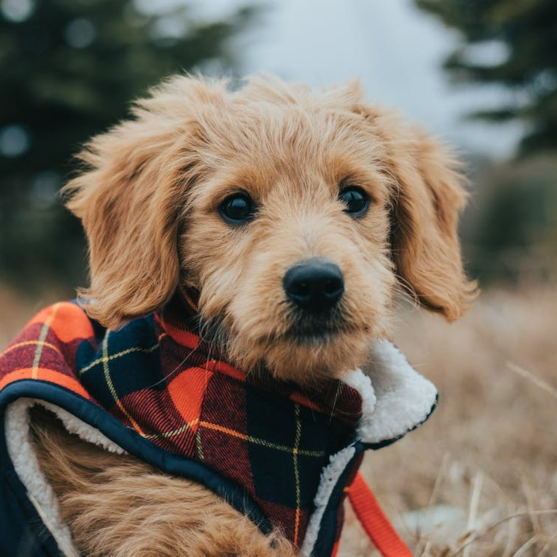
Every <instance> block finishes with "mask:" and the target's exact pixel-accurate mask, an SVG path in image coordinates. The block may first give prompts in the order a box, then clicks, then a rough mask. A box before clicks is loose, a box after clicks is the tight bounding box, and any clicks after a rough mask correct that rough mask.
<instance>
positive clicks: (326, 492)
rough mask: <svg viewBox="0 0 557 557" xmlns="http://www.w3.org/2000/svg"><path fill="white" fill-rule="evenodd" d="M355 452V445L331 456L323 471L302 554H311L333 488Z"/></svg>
mask: <svg viewBox="0 0 557 557" xmlns="http://www.w3.org/2000/svg"><path fill="white" fill-rule="evenodd" d="M355 453H356V448H355V447H354V446H353V445H350V446H349V447H346V448H344V449H342V450H341V451H339V452H338V453H336V454H334V455H332V456H331V458H330V459H329V464H328V465H327V466H326V467H325V468H324V469H323V471H322V472H321V479H320V481H319V487H318V488H317V494H316V496H315V499H314V503H315V510H314V511H313V513H312V515H311V517H310V519H309V522H308V526H307V529H306V535H305V537H304V543H303V544H302V549H301V552H302V555H311V552H312V551H313V547H314V546H315V542H316V541H317V537H318V536H319V530H320V528H321V519H322V518H323V513H324V512H325V509H326V508H327V503H328V502H329V499H330V498H331V495H332V493H333V489H334V488H335V485H337V483H338V480H339V478H340V475H341V474H342V473H343V472H344V470H345V469H346V467H347V466H348V463H349V462H350V460H351V459H352V457H353V456H354V454H355Z"/></svg>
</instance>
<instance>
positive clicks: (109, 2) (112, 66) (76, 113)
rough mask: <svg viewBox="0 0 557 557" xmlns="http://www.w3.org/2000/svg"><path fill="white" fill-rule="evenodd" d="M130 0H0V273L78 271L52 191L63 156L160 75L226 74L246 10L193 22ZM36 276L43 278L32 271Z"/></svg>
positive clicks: (47, 275)
mask: <svg viewBox="0 0 557 557" xmlns="http://www.w3.org/2000/svg"><path fill="white" fill-rule="evenodd" d="M144 6H145V8H146V9H142V4H141V3H136V2H132V1H130V0H3V1H1V2H0V277H1V278H2V279H4V280H8V281H10V282H16V283H17V284H19V285H21V286H22V287H24V288H31V287H33V286H35V287H36V286H37V283H39V282H42V283H43V284H44V283H45V282H46V283H59V282H60V281H61V282H63V283H66V284H68V285H75V284H78V283H83V282H84V280H85V273H86V271H85V269H86V267H85V247H84V246H85V243H84V240H83V237H82V233H81V227H80V225H79V223H78V222H77V221H76V220H75V219H74V218H73V217H71V216H70V215H69V214H68V213H67V212H66V211H65V210H64V209H63V208H62V205H61V203H60V201H59V199H58V198H57V191H58V189H59V188H60V186H61V185H62V184H63V183H64V181H65V180H66V179H67V177H68V175H69V174H70V173H71V172H72V171H74V170H75V165H74V163H73V162H72V155H73V154H75V152H76V151H77V150H78V149H79V147H80V145H81V144H83V143H84V142H85V141H86V140H87V139H88V138H89V137H90V136H92V135H93V134H96V133H98V132H100V131H103V130H106V129H107V128H108V127H110V126H111V125H113V124H115V123H116V122H117V121H118V120H119V119H121V118H122V117H123V116H124V115H125V114H126V111H127V108H128V106H129V103H130V101H131V100H132V99H134V98H137V97H138V96H140V95H143V94H144V93H145V92H146V90H147V89H148V88H149V87H150V86H153V85H155V84H157V83H158V82H159V81H160V80H161V79H162V78H164V77H166V76H168V75H170V74H172V73H175V72H183V71H191V70H192V69H199V70H200V71H205V72H211V71H217V69H218V68H222V69H223V71H225V72H228V73H230V72H232V70H233V68H234V62H235V60H234V56H233V54H232V53H231V51H230V49H229V41H230V39H231V38H232V37H233V36H234V35H236V34H237V33H238V32H240V31H241V30H242V29H243V28H244V27H245V26H246V25H248V23H249V22H250V21H251V20H252V18H253V16H254V12H253V11H252V10H250V9H241V10H238V11H237V12H236V13H235V14H234V15H233V16H232V17H227V18H226V19H223V20H222V21H214V20H212V21H210V22H203V21H196V19H195V17H193V16H192V14H191V13H190V10H189V9H188V6H187V5H186V6H184V7H180V8H173V9H171V10H166V11H163V12H162V13H161V12H159V13H156V14H152V13H149V11H148V3H144ZM37 273H40V276H41V281H38V280H37Z"/></svg>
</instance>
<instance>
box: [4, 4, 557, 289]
mask: <svg viewBox="0 0 557 557" xmlns="http://www.w3.org/2000/svg"><path fill="white" fill-rule="evenodd" d="M411 2H413V3H414V5H415V6H416V7H417V8H419V9H420V10H422V12H423V13H424V14H429V15H430V16H433V17H435V18H437V19H438V20H439V21H440V22H442V23H443V24H444V25H445V26H447V27H448V28H451V29H453V30H455V31H456V32H457V37H458V38H457V45H456V48H455V50H454V52H452V53H451V54H450V55H449V56H448V57H447V59H446V60H445V62H444V69H445V71H446V73H447V77H448V78H449V79H450V81H451V83H453V84H454V86H455V87H457V88H460V89H462V88H464V87H467V88H480V89H481V88H482V87H494V86H497V87H499V88H501V90H502V91H503V93H502V94H501V95H500V96H499V97H498V98H499V99H500V101H499V103H498V104H497V105H495V106H494V105H492V104H489V103H488V102H487V101H486V103H485V104H486V106H485V107H482V109H481V110H477V111H475V112H474V113H472V114H469V115H468V117H469V118H475V119H478V118H479V119H483V120H487V121H491V122H501V121H508V120H517V121H520V122H522V123H523V125H524V135H523V139H522V141H521V143H520V146H519V149H518V150H517V153H516V156H515V157H514V158H510V159H509V160H504V161H500V160H499V161H494V160H490V159H489V158H487V157H486V155H485V154H482V153H474V152H470V153H468V154H467V159H468V167H469V168H470V173H471V179H472V183H473V184H474V193H473V197H472V202H471V205H470V207H469V209H468V210H467V212H466V214H465V216H464V219H463V227H462V232H463V240H464V250H465V257H466V258H467V260H468V262H469V266H470V269H471V271H472V274H474V275H475V276H477V277H479V278H480V280H481V282H483V283H484V285H486V284H488V283H489V282H490V281H503V282H511V283H517V282H521V281H523V280H528V281H531V280H534V281H547V280H549V279H551V277H554V276H555V273H556V264H555V261H556V259H557V257H556V255H557V250H556V245H557V244H556V242H557V184H556V180H557V152H556V151H557V56H556V53H557V3H555V0H409V3H411ZM155 4H156V3H155ZM152 5H154V4H153V3H152V2H151V3H150V2H148V1H147V0H135V1H133V0H0V281H4V282H8V283H11V284H12V285H14V284H15V285H17V286H19V287H21V289H23V290H26V289H30V288H33V287H34V288H37V287H41V288H42V287H44V286H45V285H47V286H51V285H62V286H63V287H64V288H66V289H67V290H68V291H69V292H71V289H73V287H74V286H75V285H77V284H83V283H84V282H85V281H86V265H85V243H84V239H83V236H82V232H81V227H80V225H79V223H78V222H77V221H76V220H75V219H73V218H72V217H71V216H70V215H69V214H68V213H67V212H66V211H65V210H64V209H63V208H62V205H61V202H60V200H59V199H58V197H57V191H58V189H59V187H60V186H61V185H62V184H63V183H64V182H65V181H66V179H67V177H68V176H69V175H71V173H72V172H74V171H75V165H74V163H73V162H72V155H73V154H74V153H75V152H76V151H77V150H78V149H79V146H80V145H81V144H83V142H85V141H86V140H87V139H88V138H89V137H91V136H92V135H94V134H95V133H98V132H100V131H103V130H106V129H107V128H108V127H110V126H111V125H113V124H114V123H115V122H117V121H118V120H119V119H120V118H122V117H123V116H124V115H125V114H126V111H127V107H128V106H129V102H130V100H131V99H133V98H136V97H138V96H141V95H143V94H144V93H145V92H146V90H147V89H148V88H149V87H150V86H152V85H155V84H156V83H157V82H158V81H159V80H160V79H161V78H163V77H165V76H167V75H169V74H171V73H173V72H179V71H191V70H196V69H199V70H200V71H202V72H204V73H220V74H222V73H225V74H228V75H230V74H232V75H235V74H236V73H237V71H238V68H239V64H240V62H241V56H240V55H241V52H240V53H239V54H238V53H237V52H236V51H237V49H235V48H233V47H232V46H231V45H232V43H233V41H234V40H235V39H236V38H237V37H239V36H240V37H241V36H243V35H245V34H246V33H247V32H248V31H249V30H250V29H252V28H253V26H254V22H256V21H257V20H258V14H259V11H260V8H238V9H236V10H235V11H233V12H229V13H227V14H226V16H224V15H223V16H222V17H221V18H220V19H219V18H218V17H217V18H216V19H215V18H214V17H213V18H212V19H210V20H208V19H202V18H199V17H198V16H197V15H196V12H195V10H194V9H192V8H194V7H195V5H196V4H195V2H194V0H191V2H190V4H187V3H186V4H185V5H180V4H179V3H174V4H173V6H174V7H167V8H165V9H159V10H157V11H154V10H153V9H152ZM170 5H171V4H169V6H170ZM259 5H261V4H259ZM176 6H179V7H176ZM244 52H245V51H244ZM486 98H487V97H486ZM37 274H39V275H40V280H37Z"/></svg>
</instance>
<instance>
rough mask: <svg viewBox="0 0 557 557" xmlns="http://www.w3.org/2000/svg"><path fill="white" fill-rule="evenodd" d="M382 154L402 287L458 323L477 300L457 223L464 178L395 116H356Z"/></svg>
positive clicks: (369, 111) (367, 112) (442, 152)
mask: <svg viewBox="0 0 557 557" xmlns="http://www.w3.org/2000/svg"><path fill="white" fill-rule="evenodd" d="M358 112H360V113H361V114H362V115H363V116H364V118H365V119H366V120H367V123H368V125H370V126H371V127H372V128H373V131H374V133H375V135H376V136H377V137H378V138H379V140H380V142H381V144H382V145H383V148H384V149H385V155H384V156H385V159H386V161H385V163H386V166H385V168H384V171H385V174H386V175H387V176H388V178H389V180H390V181H391V211H392V213H391V215H392V217H391V249H392V258H393V261H394V263H395V265H396V272H397V274H398V277H399V280H400V282H401V283H402V285H403V287H404V288H406V289H408V290H410V292H411V294H412V295H413V296H415V297H416V298H417V300H419V302H420V304H421V305H422V306H423V307H425V308H427V309H429V310H432V311H436V312H439V313H441V314H442V315H444V316H445V318H446V319H447V320H449V321H454V320H455V319H458V318H459V317H460V316H461V315H462V314H463V313H464V312H465V311H466V310H467V309H468V307H469V306H470V303H471V301H472V300H473V299H474V298H475V297H476V296H477V293H478V290H477V284H476V282H474V281H470V280H468V278H467V277H466V274H465V272H464V269H463V264H462V256H461V250H460V242H459V238H458V220H459V215H460V212H461V211H462V210H463V209H464V206H465V205H466V200H467V193H466V190H465V189H464V183H465V182H466V179H465V177H464V176H463V175H462V173H461V172H460V168H459V164H458V162H457V161H456V160H455V158H454V157H453V156H452V155H451V154H450V152H448V150H447V149H446V148H445V147H444V146H442V145H441V144H439V143H438V142H436V141H434V140H432V139H431V138H429V137H428V136H427V135H426V134H424V133H423V132H421V131H420V130H417V129H415V128H413V127H410V126H406V125H403V124H401V123H400V121H399V119H398V116H397V115H396V114H392V113H388V112H384V111H380V110H374V109H373V108H372V107H364V108H360V109H359V110H358Z"/></svg>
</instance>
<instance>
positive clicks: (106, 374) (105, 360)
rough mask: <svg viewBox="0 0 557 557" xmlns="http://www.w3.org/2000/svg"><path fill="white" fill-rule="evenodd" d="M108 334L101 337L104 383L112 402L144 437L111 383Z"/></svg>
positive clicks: (107, 332) (143, 435) (143, 434)
mask: <svg viewBox="0 0 557 557" xmlns="http://www.w3.org/2000/svg"><path fill="white" fill-rule="evenodd" d="M109 335H110V331H108V330H107V331H106V335H105V337H104V339H103V344H102V353H103V357H102V362H103V369H104V378H105V380H106V384H107V385H108V388H109V390H110V394H111V395H112V398H113V399H114V402H115V403H116V404H117V406H118V408H120V410H121V411H122V412H123V413H124V414H125V416H126V417H127V418H128V420H130V422H131V423H132V425H133V427H134V429H135V430H136V431H137V433H139V435H141V437H145V433H144V432H143V430H142V429H141V427H139V424H138V423H137V422H136V421H135V420H134V419H133V418H132V417H131V416H130V414H129V413H128V411H127V410H126V409H125V408H124V405H123V404H122V403H121V402H120V399H119V398H118V394H117V393H116V389H115V388H114V384H113V383H112V378H111V377H110V367H109V365H108V362H109V358H108V337H109Z"/></svg>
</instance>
